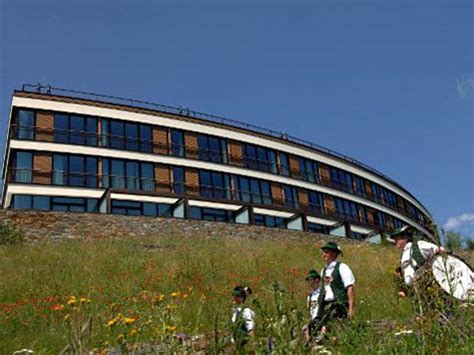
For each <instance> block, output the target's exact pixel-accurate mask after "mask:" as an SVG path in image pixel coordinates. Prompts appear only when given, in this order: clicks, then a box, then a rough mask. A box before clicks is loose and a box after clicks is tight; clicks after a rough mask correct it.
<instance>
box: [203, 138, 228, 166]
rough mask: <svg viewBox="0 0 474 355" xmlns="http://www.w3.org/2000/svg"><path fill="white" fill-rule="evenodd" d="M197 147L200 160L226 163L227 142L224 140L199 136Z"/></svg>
mask: <svg viewBox="0 0 474 355" xmlns="http://www.w3.org/2000/svg"><path fill="white" fill-rule="evenodd" d="M198 147H199V159H200V160H205V161H212V162H215V163H227V142H226V141H225V139H221V138H216V137H210V136H208V135H205V134H200V135H199V136H198Z"/></svg>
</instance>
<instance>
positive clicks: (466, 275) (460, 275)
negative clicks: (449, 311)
mask: <svg viewBox="0 0 474 355" xmlns="http://www.w3.org/2000/svg"><path fill="white" fill-rule="evenodd" d="M431 269H432V271H433V276H434V278H435V280H436V281H437V282H438V284H439V285H440V286H441V287H442V288H443V289H444V290H445V291H446V292H447V293H449V294H450V295H451V296H453V297H454V298H456V299H458V300H461V301H474V272H473V271H472V269H471V268H470V267H469V265H467V264H466V263H465V262H464V261H462V260H461V259H459V258H457V257H455V256H453V255H435V256H434V257H433V260H432V264H431Z"/></svg>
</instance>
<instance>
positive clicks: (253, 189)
mask: <svg viewBox="0 0 474 355" xmlns="http://www.w3.org/2000/svg"><path fill="white" fill-rule="evenodd" d="M250 193H251V195H252V202H253V203H262V196H261V191H260V184H259V183H258V180H257V179H250Z"/></svg>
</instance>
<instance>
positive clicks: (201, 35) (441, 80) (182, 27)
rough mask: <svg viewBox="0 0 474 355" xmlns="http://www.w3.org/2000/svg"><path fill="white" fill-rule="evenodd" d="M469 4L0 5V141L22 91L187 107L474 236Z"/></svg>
mask: <svg viewBox="0 0 474 355" xmlns="http://www.w3.org/2000/svg"><path fill="white" fill-rule="evenodd" d="M355 3H356V4H355ZM473 4H474V3H473V2H472V1H456V0H454V1H397V2H395V1H392V2H391V1H361V2H350V1H327V2H326V1H307V2H306V1H291V2H290V1H288V2H285V1H261V2H249V1H241V2H232V1H219V2H217V1H215V2H211V1H189V2H188V1H175V2H172V1H153V2H152V1H131V0H130V1H73V0H69V1H65V0H62V1H41V2H39V1H32V0H31V1H21V0H20V1H13V0H0V43H1V53H0V115H1V117H0V119H1V120H2V125H1V132H0V135H1V136H2V139H4V137H5V127H6V125H7V120H8V112H9V106H10V100H11V93H12V90H13V89H14V88H18V87H19V86H20V85H21V84H22V83H35V82H42V83H44V84H51V85H52V86H57V87H64V88H71V89H76V90H84V91H92V92H99V93H105V94H111V95H117V96H125V97H133V98H138V99H143V100H150V101H156V102H160V103H165V104H170V105H182V106H185V107H190V108H192V109H195V110H202V111H205V112H210V113H214V114H218V115H224V116H228V117H230V118H237V119H239V120H242V121H245V122H248V123H253V124H256V125H260V126H263V127H267V128H272V129H275V130H281V131H284V132H287V133H289V134H291V135H294V136H297V137H300V138H303V139H305V140H309V141H312V142H315V143H318V144H321V145H323V146H326V147H328V148H331V149H334V150H336V151H338V152H340V153H343V154H346V155H349V156H352V157H354V158H356V159H358V160H360V161H362V162H364V163H366V164H368V165H370V166H372V167H374V168H376V169H378V170H380V171H382V172H383V173H385V174H387V175H389V176H390V177H392V178H393V179H395V180H396V181H398V182H399V183H401V184H402V185H403V186H405V187H406V188H407V189H409V190H410V191H411V192H412V193H413V194H414V195H415V196H416V197H417V198H418V199H419V200H420V201H421V202H422V203H423V204H424V205H425V206H426V207H427V208H428V209H429V210H430V211H431V212H432V214H433V215H434V217H435V218H436V220H437V222H438V224H439V225H441V226H443V225H447V226H448V227H449V228H451V229H454V230H460V231H462V232H463V233H464V234H470V235H471V236H474V186H473V181H474V143H473V137H474V124H473V121H474V48H473V46H474V35H473V33H474V28H473V27H474V25H473V22H474V20H473V16H474V15H473V13H474V5H473ZM450 218H451V221H449V219H450ZM453 218H454V219H453ZM448 222H449V223H448Z"/></svg>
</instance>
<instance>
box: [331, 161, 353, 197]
mask: <svg viewBox="0 0 474 355" xmlns="http://www.w3.org/2000/svg"><path fill="white" fill-rule="evenodd" d="M330 174H331V183H332V185H333V186H334V187H336V188H337V189H340V190H344V191H349V192H351V193H353V192H354V187H353V186H352V175H351V174H350V173H348V172H346V171H343V170H341V169H337V168H334V167H331V168H330Z"/></svg>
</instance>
